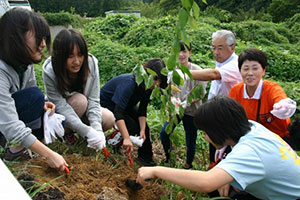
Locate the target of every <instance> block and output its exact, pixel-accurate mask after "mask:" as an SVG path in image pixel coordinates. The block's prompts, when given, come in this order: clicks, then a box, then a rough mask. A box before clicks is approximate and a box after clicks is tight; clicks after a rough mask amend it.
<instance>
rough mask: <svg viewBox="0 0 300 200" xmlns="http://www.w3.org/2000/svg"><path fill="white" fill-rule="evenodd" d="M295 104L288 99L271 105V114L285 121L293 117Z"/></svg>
mask: <svg viewBox="0 0 300 200" xmlns="http://www.w3.org/2000/svg"><path fill="white" fill-rule="evenodd" d="M296 108H297V103H296V102H295V101H293V100H292V99H290V98H286V99H282V100H280V101H279V102H277V103H275V104H274V105H273V110H272V111H271V113H272V114H273V115H274V116H276V117H278V118H279V119H287V118H290V117H291V116H293V114H294V113H295V111H296Z"/></svg>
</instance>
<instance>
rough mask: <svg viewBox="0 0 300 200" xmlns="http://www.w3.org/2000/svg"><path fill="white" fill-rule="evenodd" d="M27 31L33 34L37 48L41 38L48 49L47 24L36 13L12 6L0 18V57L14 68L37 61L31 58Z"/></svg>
mask: <svg viewBox="0 0 300 200" xmlns="http://www.w3.org/2000/svg"><path fill="white" fill-rule="evenodd" d="M28 31H31V32H32V33H33V34H34V36H35V40H36V48H37V49H38V48H39V46H40V44H41V42H42V40H43V39H45V42H46V45H47V48H48V49H50V42H51V37H50V29H49V25H48V23H47V21H46V20H45V19H44V18H43V17H42V16H41V15H39V14H38V13H34V12H31V11H29V10H26V9H22V8H13V9H11V10H9V11H7V12H6V13H5V14H4V15H3V16H2V17H1V19H0V58H1V59H2V60H4V61H5V62H6V63H7V64H9V65H11V66H12V67H13V68H14V69H18V68H20V67H25V66H27V65H29V64H33V63H37V62H39V61H37V60H34V59H33V58H32V50H31V49H30V47H29V46H28V45H27V43H26V34H27V32H28Z"/></svg>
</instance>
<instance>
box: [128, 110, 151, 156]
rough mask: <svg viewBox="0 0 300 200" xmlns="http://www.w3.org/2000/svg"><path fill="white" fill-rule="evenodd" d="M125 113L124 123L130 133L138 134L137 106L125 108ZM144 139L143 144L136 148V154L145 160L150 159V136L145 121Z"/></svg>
mask: <svg viewBox="0 0 300 200" xmlns="http://www.w3.org/2000/svg"><path fill="white" fill-rule="evenodd" d="M125 111H126V114H125V124H126V127H127V130H128V132H129V134H130V135H138V136H139V135H140V124H139V119H138V118H139V115H138V109H137V107H130V108H127V109H126V110H125ZM145 135H146V140H145V141H144V143H143V145H142V146H141V147H140V148H139V149H138V156H140V157H142V158H143V159H145V160H149V159H151V160H152V156H153V152H152V143H151V138H150V129H149V126H148V124H147V123H146V129H145Z"/></svg>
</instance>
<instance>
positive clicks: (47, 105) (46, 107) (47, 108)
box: [44, 101, 55, 116]
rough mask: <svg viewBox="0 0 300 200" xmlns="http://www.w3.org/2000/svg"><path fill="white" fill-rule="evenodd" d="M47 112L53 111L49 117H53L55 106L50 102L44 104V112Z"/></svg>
mask: <svg viewBox="0 0 300 200" xmlns="http://www.w3.org/2000/svg"><path fill="white" fill-rule="evenodd" d="M47 110H51V112H50V114H49V116H51V115H53V114H54V112H55V104H54V103H52V102H50V101H46V102H45V104H44V111H45V112H46V111H47Z"/></svg>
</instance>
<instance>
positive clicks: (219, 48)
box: [211, 44, 233, 51]
mask: <svg viewBox="0 0 300 200" xmlns="http://www.w3.org/2000/svg"><path fill="white" fill-rule="evenodd" d="M232 45H233V44H231V45H227V47H231V46H232ZM225 48H226V47H224V46H218V47H214V46H212V47H211V49H212V50H213V51H216V50H218V51H224V49H225Z"/></svg>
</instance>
